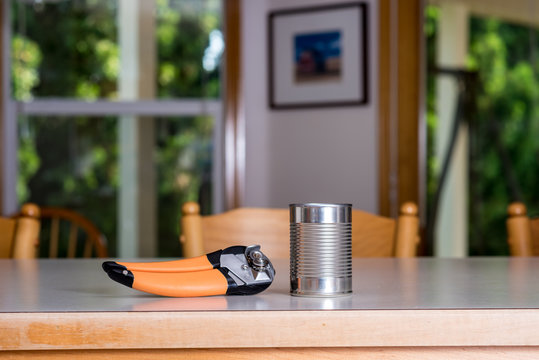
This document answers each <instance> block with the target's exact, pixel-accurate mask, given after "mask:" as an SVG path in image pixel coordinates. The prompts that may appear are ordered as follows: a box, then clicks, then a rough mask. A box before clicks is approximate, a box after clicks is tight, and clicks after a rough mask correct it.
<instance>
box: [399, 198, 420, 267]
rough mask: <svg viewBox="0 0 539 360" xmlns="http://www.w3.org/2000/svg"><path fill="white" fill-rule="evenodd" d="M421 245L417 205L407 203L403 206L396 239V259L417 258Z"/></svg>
mask: <svg viewBox="0 0 539 360" xmlns="http://www.w3.org/2000/svg"><path fill="white" fill-rule="evenodd" d="M418 244H419V218H418V216H417V205H416V204H414V203H412V202H407V203H405V204H403V205H402V206H401V209H400V216H399V219H398V221H397V231H396V237H395V257H398V258H410V257H415V256H416V252H417V245H418Z"/></svg>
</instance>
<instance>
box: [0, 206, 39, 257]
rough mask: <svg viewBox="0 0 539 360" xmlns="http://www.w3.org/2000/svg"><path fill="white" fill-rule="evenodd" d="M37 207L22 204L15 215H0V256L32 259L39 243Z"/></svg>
mask: <svg viewBox="0 0 539 360" xmlns="http://www.w3.org/2000/svg"><path fill="white" fill-rule="evenodd" d="M39 212H40V211H39V207H38V206H37V205H35V204H30V203H28V204H24V205H23V206H22V208H21V211H20V214H19V215H18V216H15V217H9V218H7V217H0V258H13V259H33V258H35V257H36V249H37V247H38V245H39V230H40V220H39Z"/></svg>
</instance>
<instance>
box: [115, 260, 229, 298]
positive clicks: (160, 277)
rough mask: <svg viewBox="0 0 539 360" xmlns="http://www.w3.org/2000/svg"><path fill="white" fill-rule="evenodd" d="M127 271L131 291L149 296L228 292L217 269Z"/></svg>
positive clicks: (201, 294)
mask: <svg viewBox="0 0 539 360" xmlns="http://www.w3.org/2000/svg"><path fill="white" fill-rule="evenodd" d="M180 261H182V260H180ZM122 265H123V264H122ZM128 269H129V270H131V272H132V273H133V277H134V281H133V286H132V287H133V289H136V290H140V291H144V292H147V293H151V294H156V295H162V296H174V297H192V296H211V295H226V292H227V290H228V281H227V279H226V277H225V276H224V275H223V274H222V273H221V272H220V271H219V270H217V269H213V270H206V271H197V272H183V273H182V272H180V273H167V274H164V273H162V272H161V273H159V272H147V271H136V270H132V269H131V268H128Z"/></svg>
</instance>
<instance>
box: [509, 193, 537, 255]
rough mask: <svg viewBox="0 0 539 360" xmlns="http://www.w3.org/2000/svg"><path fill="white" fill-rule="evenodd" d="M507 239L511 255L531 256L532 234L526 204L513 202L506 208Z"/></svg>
mask: <svg viewBox="0 0 539 360" xmlns="http://www.w3.org/2000/svg"><path fill="white" fill-rule="evenodd" d="M507 213H508V214H509V218H508V219H507V237H508V239H507V241H508V242H509V251H510V253H511V256H532V255H533V253H532V234H531V227H530V219H529V218H528V215H527V214H526V206H525V205H524V204H522V203H519V202H514V203H512V204H510V205H509V207H508V208H507Z"/></svg>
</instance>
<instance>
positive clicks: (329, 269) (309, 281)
mask: <svg viewBox="0 0 539 360" xmlns="http://www.w3.org/2000/svg"><path fill="white" fill-rule="evenodd" d="M351 292H352V205H351V204H324V203H305V204H290V293H291V294H292V295H296V296H339V295H346V294H350V293H351Z"/></svg>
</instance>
